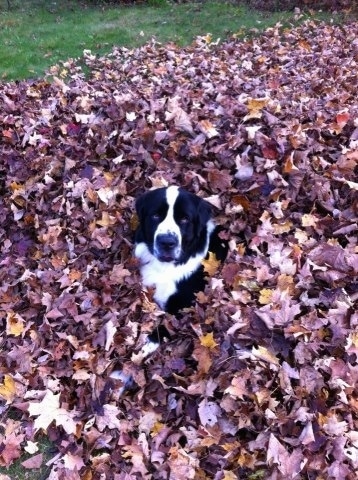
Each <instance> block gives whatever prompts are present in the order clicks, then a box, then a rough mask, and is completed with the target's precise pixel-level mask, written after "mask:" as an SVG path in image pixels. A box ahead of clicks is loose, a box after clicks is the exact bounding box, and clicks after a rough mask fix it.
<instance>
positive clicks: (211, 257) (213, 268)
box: [201, 252, 221, 277]
mask: <svg viewBox="0 0 358 480" xmlns="http://www.w3.org/2000/svg"><path fill="white" fill-rule="evenodd" d="M201 263H202V265H203V266H204V271H205V272H206V273H207V274H208V275H209V276H210V277H212V276H214V275H215V273H216V272H217V270H218V268H219V266H220V263H221V262H220V260H217V258H216V255H215V253H212V252H209V254H208V258H207V259H204V260H202V261H201Z"/></svg>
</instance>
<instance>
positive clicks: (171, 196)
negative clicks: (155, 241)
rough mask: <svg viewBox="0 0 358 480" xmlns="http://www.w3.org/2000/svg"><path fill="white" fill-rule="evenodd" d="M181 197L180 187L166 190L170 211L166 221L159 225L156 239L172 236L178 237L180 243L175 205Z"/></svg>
mask: <svg viewBox="0 0 358 480" xmlns="http://www.w3.org/2000/svg"><path fill="white" fill-rule="evenodd" d="M178 195H179V188H178V187H174V186H173V187H168V188H167V190H166V200H167V203H168V211H167V215H166V217H165V218H164V220H163V221H162V222H161V223H160V224H159V225H158V227H157V231H156V232H155V237H157V235H162V234H172V235H176V236H177V237H178V240H179V243H180V240H181V234H180V228H179V225H178V224H177V223H176V222H175V219H174V205H175V202H176V199H177V198H178Z"/></svg>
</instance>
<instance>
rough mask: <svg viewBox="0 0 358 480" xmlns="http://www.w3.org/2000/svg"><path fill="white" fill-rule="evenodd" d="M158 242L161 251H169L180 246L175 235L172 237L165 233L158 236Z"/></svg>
mask: <svg viewBox="0 0 358 480" xmlns="http://www.w3.org/2000/svg"><path fill="white" fill-rule="evenodd" d="M156 241H157V245H158V248H160V249H161V250H166V251H169V250H172V249H173V248H175V247H177V246H178V239H177V237H176V236H175V235H172V234H171V233H165V234H164V233H163V234H161V235H158V236H157V239H156Z"/></svg>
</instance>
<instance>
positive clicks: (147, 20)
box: [0, 0, 329, 80]
mask: <svg viewBox="0 0 358 480" xmlns="http://www.w3.org/2000/svg"><path fill="white" fill-rule="evenodd" d="M0 8H1V10H0V43H1V45H2V48H1V51H0V66H1V71H0V77H1V78H2V79H5V80H11V79H13V80H16V79H21V78H32V77H38V76H41V75H43V74H44V72H45V70H46V69H47V68H48V67H49V66H51V65H53V64H56V63H57V62H58V61H59V60H64V59H66V58H74V57H78V56H80V55H81V54H82V52H83V50H84V49H89V50H92V52H93V53H104V52H108V51H110V50H111V48H112V46H113V45H121V46H126V47H136V46H139V45H142V44H144V43H146V42H148V41H150V40H151V39H152V38H153V37H154V38H156V39H157V40H158V41H160V42H168V41H174V42H177V43H178V44H180V45H185V44H188V43H190V42H191V41H192V40H193V39H194V38H195V37H196V36H197V35H205V34H206V33H211V34H212V35H213V37H214V38H225V37H227V36H228V35H230V34H240V35H244V34H249V33H250V32H251V34H252V29H261V30H262V29H264V28H266V27H268V26H273V25H274V24H276V23H277V22H282V23H287V24H289V23H290V22H296V21H295V19H294V16H293V14H292V13H285V12H283V13H282V12H281V13H275V14H271V15H267V14H266V15H263V14H261V13H260V12H257V11H255V10H250V9H248V8H246V7H244V6H237V5H233V4H232V3H226V2H217V1H216V2H215V1H214V2H212V1H209V2H204V3H187V4H177V5H173V4H171V3H170V2H163V5H161V6H150V5H149V6H148V5H141V6H123V5H122V6H113V5H110V4H109V5H108V4H101V5H99V6H96V5H94V2H92V3H91V2H87V3H86V2H78V1H74V0H64V1H58V2H49V1H39V0H35V1H31V0H25V1H20V0H13V1H12V2H11V6H10V8H8V7H7V4H6V2H5V1H4V0H2V3H1V4H0ZM320 16H321V17H325V18H329V15H328V14H320ZM218 18H219V19H220V21H218Z"/></svg>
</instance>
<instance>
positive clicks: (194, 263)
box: [136, 244, 203, 310]
mask: <svg viewBox="0 0 358 480" xmlns="http://www.w3.org/2000/svg"><path fill="white" fill-rule="evenodd" d="M142 245H143V244H142ZM138 247H139V248H138ZM139 250H141V248H140V246H137V251H136V256H137V257H138V258H141V260H142V261H143V260H144V262H143V263H142V265H141V267H140V272H141V275H142V283H143V285H144V286H145V287H154V288H155V293H154V300H155V302H156V303H157V304H158V305H159V307H160V308H162V309H163V310H164V309H165V305H166V303H167V301H168V299H169V298H170V297H171V296H172V295H174V294H175V293H176V292H177V290H178V284H179V283H180V282H181V281H182V280H184V279H187V278H189V277H190V276H191V275H193V273H194V272H196V271H197V270H198V268H199V267H200V265H201V261H202V258H203V255H202V253H201V254H198V255H196V256H195V257H191V258H190V259H189V260H188V261H187V262H186V263H184V264H179V265H176V264H174V263H172V262H160V261H159V260H157V259H156V258H155V257H154V256H152V255H150V254H149V255H148V251H147V252H146V253H147V255H141V254H140V253H139ZM143 250H146V248H144V249H143ZM141 253H143V251H142V252H141ZM143 257H146V258H145V259H144V258H143ZM148 257H149V258H148Z"/></svg>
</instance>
